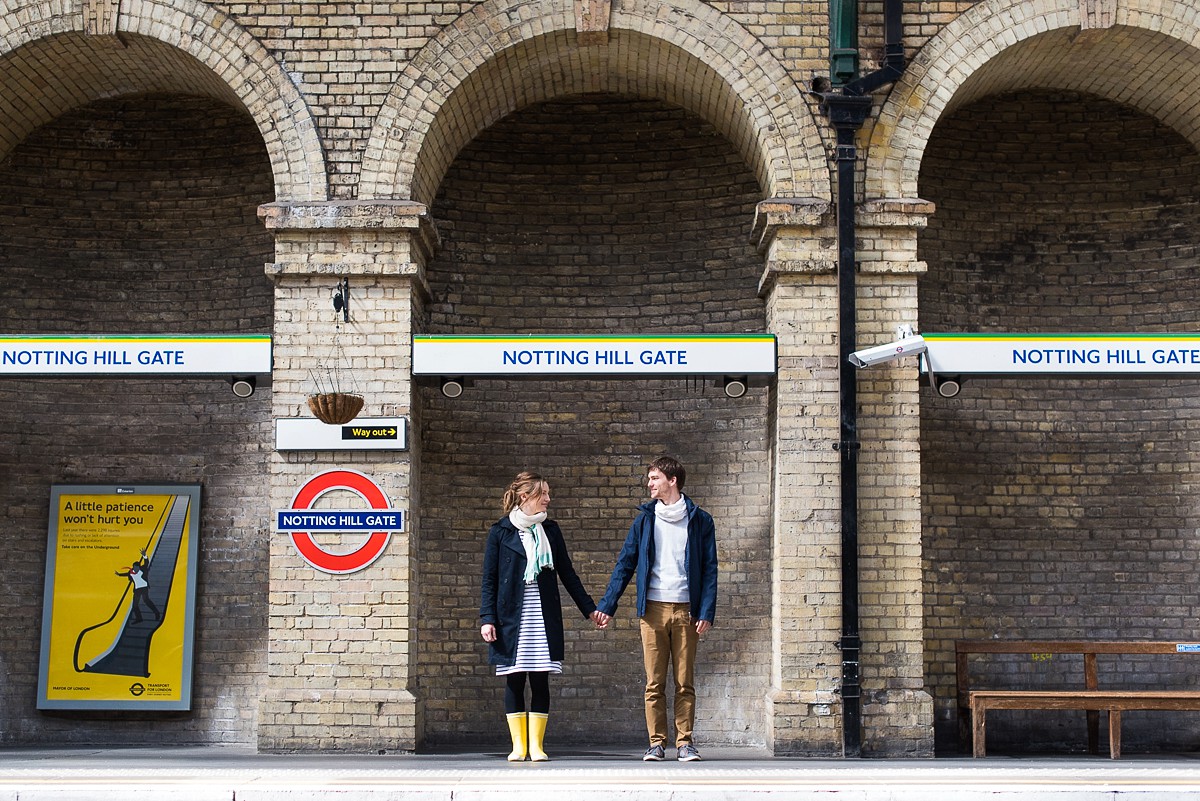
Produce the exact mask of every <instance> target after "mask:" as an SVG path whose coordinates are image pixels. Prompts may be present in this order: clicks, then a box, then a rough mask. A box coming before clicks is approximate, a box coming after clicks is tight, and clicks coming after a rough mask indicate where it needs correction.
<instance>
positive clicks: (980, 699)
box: [970, 690, 1200, 759]
mask: <svg viewBox="0 0 1200 801" xmlns="http://www.w3.org/2000/svg"><path fill="white" fill-rule="evenodd" d="M970 704H971V721H972V726H973V737H972V741H973V745H974V755H975V756H977V757H982V756H987V713H988V711H989V710H992V709H1082V710H1085V711H1098V710H1103V711H1106V712H1108V753H1109V756H1111V757H1112V758H1113V759H1120V758H1121V713H1122V712H1124V711H1126V710H1131V709H1157V710H1166V711H1187V710H1200V690H972V691H971V701H970Z"/></svg>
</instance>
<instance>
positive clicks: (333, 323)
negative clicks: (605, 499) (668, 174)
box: [258, 202, 436, 753]
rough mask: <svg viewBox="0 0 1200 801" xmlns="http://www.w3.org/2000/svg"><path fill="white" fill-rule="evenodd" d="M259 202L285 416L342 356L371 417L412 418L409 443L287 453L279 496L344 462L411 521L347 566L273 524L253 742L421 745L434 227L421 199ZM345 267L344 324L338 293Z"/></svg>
mask: <svg viewBox="0 0 1200 801" xmlns="http://www.w3.org/2000/svg"><path fill="white" fill-rule="evenodd" d="M259 214H260V216H261V217H262V218H263V219H264V221H265V223H266V225H267V227H268V228H269V229H270V230H271V231H273V232H274V234H275V254H276V261H275V263H273V264H270V265H268V266H267V272H268V274H269V275H270V276H271V278H272V279H273V280H274V282H275V332H274V358H275V365H274V372H273V374H272V384H273V385H272V395H273V414H274V416H275V417H276V418H294V417H310V416H311V413H310V412H309V410H308V408H307V406H306V403H305V398H306V397H307V396H308V395H309V394H312V392H313V389H314V384H313V380H312V378H311V376H310V373H309V371H310V370H312V369H313V368H315V367H317V365H318V360H326V361H328V360H329V359H331V358H334V357H340V358H341V362H342V366H343V367H346V366H349V368H350V369H351V370H352V371H353V375H354V379H353V380H354V384H355V385H356V386H355V387H354V388H355V389H356V390H357V391H358V392H359V393H360V394H362V395H363V396H364V398H365V401H366V403H365V406H364V408H363V411H362V412H361V415H362V416H364V417H378V416H407V417H409V437H408V441H409V450H407V451H331V452H320V451H317V452H307V451H298V452H297V451H289V452H286V453H276V454H275V456H274V459H273V460H272V472H271V476H270V487H271V508H272V509H284V508H287V507H288V506H289V505H290V503H291V501H292V497H293V496H294V494H295V493H296V490H297V489H298V488H299V486H300V485H301V484H303V483H304V482H305V481H307V480H308V479H309V478H310V477H312V476H314V475H316V474H317V473H320V472H323V471H325V470H328V469H332V468H335V467H339V468H347V469H352V470H356V471H358V472H360V473H364V474H366V475H367V476H369V477H370V478H371V479H372V480H373V481H374V482H375V483H376V484H378V485H379V486H381V487H382V488H383V490H384V492H386V493H387V495H388V497H389V499H390V500H391V502H392V505H393V506H394V507H397V508H402V509H406V510H407V511H408V515H409V518H408V520H409V522H408V526H407V527H408V531H406V532H404V533H403V534H394V535H393V536H392V539H391V542H390V543H389V545H388V547H387V549H386V550H385V551H384V553H383V554H382V556H380V557H379V558H378V559H377V560H376V561H375V562H373V563H372V564H371V565H369V566H368V567H367V568H365V569H363V570H360V571H358V572H355V573H350V574H345V575H332V574H328V573H323V572H321V571H318V570H316V569H314V568H312V567H310V566H309V565H308V564H307V563H305V562H304V561H303V560H301V558H300V557H299V555H298V554H297V553H296V552H295V550H294V548H293V546H292V544H291V541H290V539H289V538H287V537H286V536H284V535H279V534H276V535H273V539H272V542H271V563H270V603H269V618H270V619H269V630H270V643H269V647H268V655H267V663H268V664H267V672H268V680H267V690H266V693H265V695H264V697H263V699H262V701H261V703H260V709H259V728H258V746H259V749H260V750H263V751H318V750H319V751H349V752H359V753H366V752H383V751H388V752H392V751H408V750H412V749H414V748H416V747H417V745H418V744H419V743H420V739H421V730H422V726H421V703H420V700H419V699H418V698H417V696H416V694H415V693H414V685H415V675H416V668H415V664H414V654H415V653H416V647H415V637H416V630H417V626H416V608H415V607H416V598H417V592H416V582H417V578H418V573H419V570H418V559H417V555H418V553H419V537H418V533H419V531H420V520H419V519H418V518H417V517H416V514H415V513H416V511H417V509H418V483H417V477H418V475H419V471H418V466H419V463H420V454H419V450H418V448H419V444H420V437H419V436H418V434H417V432H418V431H419V421H418V420H417V419H416V413H417V406H416V403H415V392H414V389H415V388H414V385H413V380H412V371H411V363H410V360H411V352H412V351H411V341H412V333H413V328H414V321H415V320H419V319H421V318H422V314H423V306H424V303H425V301H426V298H427V297H428V291H427V289H426V286H425V279H424V272H425V264H426V262H427V261H428V258H429V256H430V255H431V253H432V250H433V248H434V246H435V244H436V233H435V232H434V231H433V227H432V225H431V224H430V222H429V220H428V217H427V216H426V209H425V207H424V206H421V205H420V204H416V203H405V202H371V203H367V202H328V203H273V204H268V205H266V206H263V207H261V208H260V210H259ZM343 277H346V278H348V280H349V295H350V305H349V309H350V318H351V319H350V322H348V323H347V322H343V321H342V315H341V313H339V312H335V310H334V308H333V304H332V293H333V290H334V288H335V287H336V285H337V283H338V281H340V280H341V279H342V278H343ZM343 388H346V387H343ZM330 547H331V548H333V547H336V545H332V544H331V545H330Z"/></svg>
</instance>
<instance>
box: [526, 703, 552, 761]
mask: <svg viewBox="0 0 1200 801" xmlns="http://www.w3.org/2000/svg"><path fill="white" fill-rule="evenodd" d="M548 717H549V715H547V714H546V713H545V712H530V713H529V758H530V759H531V760H533V761H534V762H547V761H549V759H550V757H548V756H546V752H545V751H543V750H542V740H544V739H545V737H546V718H548Z"/></svg>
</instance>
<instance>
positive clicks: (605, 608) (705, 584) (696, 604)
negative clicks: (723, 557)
mask: <svg viewBox="0 0 1200 801" xmlns="http://www.w3.org/2000/svg"><path fill="white" fill-rule="evenodd" d="M683 497H684V501H685V502H686V506H687V515H688V517H687V520H688V525H687V532H688V541H687V552H686V555H685V556H684V567H685V569H686V570H687V579H688V593H689V595H690V596H691V606H692V618H693V619H694V620H707V621H708V622H709V623H713V622H714V621H715V618H716V613H717V534H716V527H715V526H714V525H713V519H712V515H710V514H709V513H708V512H706V511H704V510H703V509H701V508H700V507H699V506H697V505H696V504H694V503H692V499H691V498H689V497H687V496H686V495H685V496H683ZM656 503H658V501H650V502H648V503H644V504H642V505H641V506H639V507H638V510H639V514H638V516H637V517H636V518H635V519H634V521H633V525H632V526H630V527H629V535H628V536H627V537H626V538H625V545H624V546H623V547H622V548H621V554H620V555H619V556H618V557H617V566H616V567H614V568H613V572H612V578H610V579H609V580H608V588H607V589H606V590H605V591H604V597H603V598H601V599H600V603H598V604H596V608H597V609H599V610H600V611H601V612H603V613H604V614H606V615H612V614H614V613H615V612H616V611H617V601H618V600H620V598H621V593H623V592H625V588H626V587H627V586H629V579H630V578H631V577H632V576H633V574H634V573H635V572H636V573H637V614H638V617H643V616H644V615H645V614H646V592H647V590H649V588H650V568H651V567H652V566H653V565H654V505H655V504H656Z"/></svg>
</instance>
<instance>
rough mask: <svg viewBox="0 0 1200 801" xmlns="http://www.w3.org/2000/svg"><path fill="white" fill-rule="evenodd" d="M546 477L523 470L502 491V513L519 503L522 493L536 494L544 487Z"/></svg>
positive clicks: (514, 507) (506, 512) (509, 510)
mask: <svg viewBox="0 0 1200 801" xmlns="http://www.w3.org/2000/svg"><path fill="white" fill-rule="evenodd" d="M546 486H547V483H546V479H544V478H542V477H541V476H539V475H538V474H537V473H535V472H533V471H532V470H523V471H521V472H520V473H517V477H516V478H514V479H513V480H512V483H511V484H509V485H508V489H506V490H505V491H504V514H508V513H509V512H511V511H512V510H513V509H516V508H517V507H518V506H520V505H521V496H522V495H536V494H538V493H539V492H541V491H543V490H545V489H546Z"/></svg>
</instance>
